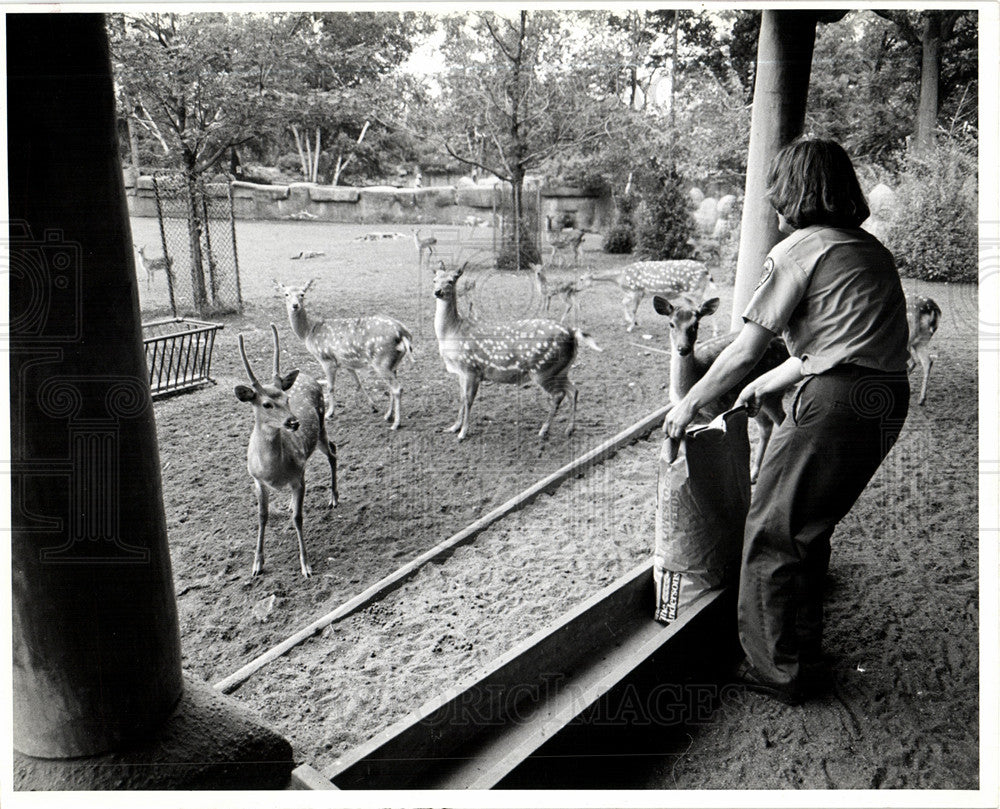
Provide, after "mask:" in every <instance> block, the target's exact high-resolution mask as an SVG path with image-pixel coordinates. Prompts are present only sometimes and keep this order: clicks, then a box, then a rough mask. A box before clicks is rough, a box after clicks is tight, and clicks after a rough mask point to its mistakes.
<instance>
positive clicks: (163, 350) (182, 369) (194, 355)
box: [142, 317, 223, 399]
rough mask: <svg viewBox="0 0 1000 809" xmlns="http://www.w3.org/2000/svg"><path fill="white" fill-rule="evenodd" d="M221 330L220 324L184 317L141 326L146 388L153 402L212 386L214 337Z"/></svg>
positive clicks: (221, 325)
mask: <svg viewBox="0 0 1000 809" xmlns="http://www.w3.org/2000/svg"><path fill="white" fill-rule="evenodd" d="M221 328H223V324H221V323H211V322H208V321H204V320H192V319H191V318H183V317H177V318H168V319H166V320H156V321H153V322H150V323H143V324H142V333H143V340H142V342H143V345H144V346H145V348H146V366H147V367H148V368H149V387H150V391H151V392H152V394H153V398H154V399H155V398H156V397H158V396H165V395H167V394H170V393H179V392H180V391H185V390H191V389H192V388H196V387H199V386H201V385H205V384H209V383H212V384H214V382H215V380H214V379H212V377H211V376H210V373H211V368H212V349H214V348H215V334H216V332H217V331H218V330H219V329H221Z"/></svg>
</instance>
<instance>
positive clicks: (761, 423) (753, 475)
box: [750, 409, 774, 483]
mask: <svg viewBox="0 0 1000 809" xmlns="http://www.w3.org/2000/svg"><path fill="white" fill-rule="evenodd" d="M755 421H756V422H757V428H758V430H759V432H760V445H759V446H758V447H757V456H756V457H755V458H754V462H753V465H752V466H751V467H750V482H751V483H756V482H757V476H758V475H760V465H761V463H762V462H763V460H764V452H765V451H766V450H767V444H768V442H769V441H770V440H771V432H772V431H773V430H774V422H773V421H771V417H770V416H769V415H768V414H767V413H766V412H765V411H764V410H763V409H761V411H760V412H759V413H758V414H757V416H756V418H755Z"/></svg>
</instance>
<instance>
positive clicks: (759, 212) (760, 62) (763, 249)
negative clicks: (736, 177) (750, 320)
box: [731, 9, 816, 331]
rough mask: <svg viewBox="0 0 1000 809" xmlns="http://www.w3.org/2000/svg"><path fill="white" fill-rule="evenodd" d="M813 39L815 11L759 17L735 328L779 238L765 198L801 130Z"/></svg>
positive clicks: (772, 12) (771, 11) (773, 12)
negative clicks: (776, 163) (770, 175)
mask: <svg viewBox="0 0 1000 809" xmlns="http://www.w3.org/2000/svg"><path fill="white" fill-rule="evenodd" d="M815 38H816V15H815V13H814V12H811V11H777V10H775V9H768V10H765V11H764V12H763V15H762V16H761V23H760V38H759V40H758V43H757V78H756V81H755V83H754V96H753V112H752V115H751V119H750V149H749V154H748V156H747V179H746V189H745V193H744V197H743V198H744V200H745V203H744V206H743V217H742V220H741V224H740V248H739V258H738V260H737V265H736V283H735V289H734V291H733V312H732V322H731V328H732V329H733V330H734V331H735V330H738V329H740V328H742V327H743V318H742V315H743V311H744V309H746V306H747V304H748V303H749V302H750V298H751V297H752V296H753V291H754V288H755V287H756V285H757V282H758V280H759V279H760V274H761V272H762V270H763V267H764V259H765V258H766V257H767V254H768V252H770V250H771V248H772V247H774V245H775V244H777V243H778V241H779V240H780V239H781V234H780V233H779V231H778V222H777V217H776V216H775V214H774V211H773V209H772V208H771V205H770V203H769V202H768V201H767V200H766V199H765V198H764V193H765V191H766V190H767V172H768V169H769V168H770V166H771V161H772V160H773V159H774V156H775V155H776V154H777V153H778V151H779V150H780V149H781V147H783V146H785V145H786V144H788V143H790V142H791V141H793V140H794V139H795V138H797V137H798V136H799V135H800V134H802V126H803V123H804V121H805V112H806V97H807V95H808V93H809V72H810V69H811V67H812V53H813V43H814V41H815Z"/></svg>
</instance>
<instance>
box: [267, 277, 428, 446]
mask: <svg viewBox="0 0 1000 809" xmlns="http://www.w3.org/2000/svg"><path fill="white" fill-rule="evenodd" d="M315 281H316V279H315V278H314V279H312V280H311V281H309V283H308V284H306V285H305V286H304V287H286V286H285V285H284V284H281V283H279V282H278V281H275V282H274V284H275V286H276V288H277V289H278V291H279V292H281V294H282V295H284V298H285V309H286V310H287V311H288V320H289V323H290V324H291V326H292V331H293V332H295V336H296V337H298V338H299V339H300V340H301V341H302V342H303V343H305V346H306V350H307V351H308V352H309V353H310V354H312V355H313V357H315V358H316V361H317V362H318V363H319V364H320V365H321V366H322V368H323V372H324V373H325V374H326V383H327V386H328V387H329V396H330V401H329V403H328V404H327V408H326V417H327V418H333V407H334V398H333V391H334V383H335V382H336V379H337V371H338V369H340V368H344V369H345V370H346V371H347V372H348V373H349V374H350V375H351V376H353V377H354V381H355V383H356V384H357V386H358V390H360V391H361V392H362V393H363V394H364V395H365V397H366V398H367V399H368V403H369V404H370V405H371V406H372V409H375V410H377V408H376V405H375V402H374V401H373V400H372V397H371V395H370V394H369V393H368V391H366V390H365V389H364V388H363V387H362V385H361V380H360V379H359V378H358V373H357V369H358V368H366V367H367V368H371V369H372V370H373V371H374V372H375V374H376V375H377V376H378V377H379V378H380V379H382V380H383V381H384V382H385V383H386V385H387V386H388V388H389V409H388V410H386V412H385V415H384V416H383V418H384V419H385V420H386V421H390V422H392V424H391V426H390V429H392V430H398V429H399V419H400V410H401V405H402V396H403V386H402V385H401V384H400V383H399V380H398V379H397V378H396V366H398V365H399V362H400V360H402V358H403V357H404V355H405V356H408V357H409V358H410V361H411V362H413V361H414V360H413V348H412V340H413V337H412V335H411V334H410V331H409V329H407V328H406V326H404V325H403V324H402V323H400V322H399V321H398V320H396V319H394V318H391V317H387V316H386V315H367V316H364V317H354V318H339V319H333V320H313V321H310V319H309V315H308V314H306V293H307V292H308V291H309V290H310V289H311V288H312V285H313V284H314V283H315Z"/></svg>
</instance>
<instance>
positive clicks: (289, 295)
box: [274, 278, 316, 314]
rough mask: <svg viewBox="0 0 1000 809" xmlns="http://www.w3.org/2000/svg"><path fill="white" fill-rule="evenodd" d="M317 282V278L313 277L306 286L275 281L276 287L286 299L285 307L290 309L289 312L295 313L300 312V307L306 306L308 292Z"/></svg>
mask: <svg viewBox="0 0 1000 809" xmlns="http://www.w3.org/2000/svg"><path fill="white" fill-rule="evenodd" d="M315 283H316V279H315V278H313V279H311V280H310V281H309V283H308V284H306V285H305V286H304V287H293V286H288V287H286V286H285V285H284V284H282V283H280V282H279V281H275V282H274V288H275V289H276V290H277V291H278V292H279V293H280V294H281V296H282V297H283V298H284V299H285V308H286V309H287V310H288V313H289V314H293V313H294V312H298V311H299V310H300V309H305V308H306V293H307V292H308V291H309V290H310V289H311V288H312V285H313V284H315Z"/></svg>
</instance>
